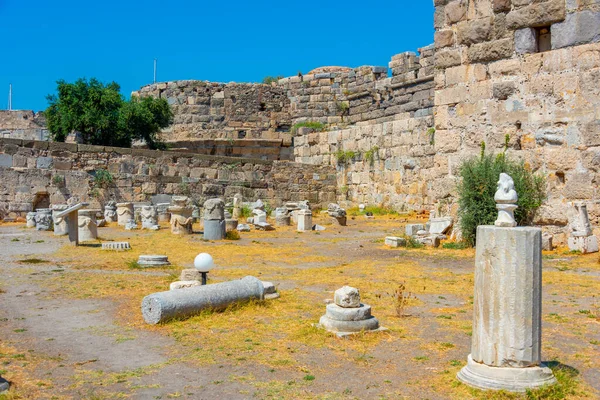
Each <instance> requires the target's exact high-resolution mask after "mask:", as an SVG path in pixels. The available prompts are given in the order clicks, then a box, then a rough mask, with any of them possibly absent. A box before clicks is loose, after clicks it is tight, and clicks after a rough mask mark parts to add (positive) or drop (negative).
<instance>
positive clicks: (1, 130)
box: [0, 110, 48, 140]
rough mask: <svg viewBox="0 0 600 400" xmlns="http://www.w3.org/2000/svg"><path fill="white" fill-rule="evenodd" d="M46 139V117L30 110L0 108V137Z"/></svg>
mask: <svg viewBox="0 0 600 400" xmlns="http://www.w3.org/2000/svg"><path fill="white" fill-rule="evenodd" d="M2 137H4V138H13V139H27V140H48V130H47V129H46V119H45V118H44V116H43V115H42V114H41V113H34V112H33V111H31V110H11V111H8V110H0V138H2Z"/></svg>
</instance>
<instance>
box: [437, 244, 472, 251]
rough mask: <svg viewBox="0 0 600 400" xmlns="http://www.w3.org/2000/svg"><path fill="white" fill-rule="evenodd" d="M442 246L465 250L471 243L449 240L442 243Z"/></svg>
mask: <svg viewBox="0 0 600 400" xmlns="http://www.w3.org/2000/svg"><path fill="white" fill-rule="evenodd" d="M442 248H443V249H451V250H464V249H467V248H469V245H468V244H467V243H465V242H447V243H444V244H442Z"/></svg>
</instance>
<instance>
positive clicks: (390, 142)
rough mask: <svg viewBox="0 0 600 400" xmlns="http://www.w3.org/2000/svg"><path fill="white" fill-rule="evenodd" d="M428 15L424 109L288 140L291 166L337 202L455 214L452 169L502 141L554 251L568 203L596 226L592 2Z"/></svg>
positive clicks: (464, 5) (599, 68) (598, 72)
mask: <svg viewBox="0 0 600 400" xmlns="http://www.w3.org/2000/svg"><path fill="white" fill-rule="evenodd" d="M435 5H436V11H435V17H434V21H435V29H436V32H435V44H434V49H433V51H434V53H435V54H434V67H433V68H432V70H430V71H431V72H432V74H433V75H434V76H433V78H434V81H433V82H432V84H433V86H432V88H433V89H432V93H433V98H434V104H433V105H432V107H431V108H426V109H424V110H423V111H417V112H414V113H413V112H412V111H410V112H406V113H402V112H398V113H396V114H395V115H394V116H393V118H392V120H390V121H388V120H385V119H383V120H382V119H381V118H380V117H378V116H377V117H376V116H375V115H373V118H371V119H370V120H366V119H361V120H360V121H357V123H356V124H355V125H354V126H351V127H347V128H345V129H340V130H337V131H329V132H324V133H307V134H306V135H305V136H304V137H303V138H297V137H296V138H295V147H294V151H295V155H296V161H299V162H303V163H311V164H321V165H324V164H329V165H332V166H336V167H337V169H338V185H339V186H340V191H339V197H340V199H342V200H346V199H347V200H348V201H349V202H351V203H357V202H364V203H371V204H373V203H375V204H382V203H383V204H387V205H390V206H393V207H394V208H397V209H422V208H425V209H434V210H436V211H437V212H438V213H441V214H454V213H455V212H456V191H455V188H456V183H457V180H458V178H457V174H458V171H457V168H458V166H459V165H460V163H461V161H462V160H464V159H466V158H469V157H474V156H477V155H478V154H479V152H480V149H481V147H480V146H481V142H485V143H486V148H487V151H489V152H494V153H497V152H500V151H502V149H503V147H504V141H505V137H506V135H509V137H510V142H509V150H508V153H509V154H510V155H511V156H512V157H513V158H515V159H518V160H523V161H525V162H526V165H527V166H528V167H530V168H531V169H532V170H533V171H535V172H539V173H542V174H544V175H545V176H546V177H547V181H548V200H547V201H546V203H545V205H544V206H543V207H542V209H541V210H540V212H539V214H538V217H537V220H536V221H535V223H536V224H540V225H544V226H546V229H547V230H548V231H550V232H552V233H554V234H555V240H556V241H557V242H559V243H561V242H564V241H565V233H566V225H567V222H568V218H567V212H568V210H569V207H568V205H567V203H568V202H570V201H575V200H586V201H588V202H589V206H588V210H589V211H590V216H591V219H592V224H593V225H595V226H598V225H599V224H600V205H599V203H600V202H599V201H598V200H599V193H598V184H599V178H600V176H599V175H598V172H599V171H600V89H599V88H600V43H598V42H600V1H598V0H546V1H530V0H512V1H511V0H477V1H466V0H452V1H450V0H436V1H435ZM407 64H408V65H410V64H411V63H410V62H408V63H407ZM424 75H427V74H424ZM413 82H414V81H413ZM417 82H418V83H420V84H422V83H421V82H422V80H419V79H417V80H416V82H415V83H417ZM412 87H413V86H412V85H411V82H410V80H408V82H407V85H406V86H405V88H406V89H407V91H408V90H411V89H412ZM410 103H411V102H409V104H410ZM352 108H353V105H352V104H350V109H351V110H350V114H352V113H353V110H352ZM425 110H427V111H432V114H433V115H430V116H424V115H423V114H424V113H425ZM340 149H341V150H343V151H345V152H347V151H350V152H354V154H353V156H354V157H352V159H351V160H350V161H348V160H347V159H345V158H343V157H342V160H341V162H340V161H338V159H339V158H340V157H339V153H338V154H336V153H337V152H338V151H339V150H340ZM347 155H348V154H346V158H347Z"/></svg>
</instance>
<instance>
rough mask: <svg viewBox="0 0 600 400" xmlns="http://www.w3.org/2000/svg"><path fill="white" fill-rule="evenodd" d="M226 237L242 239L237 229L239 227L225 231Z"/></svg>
mask: <svg viewBox="0 0 600 400" xmlns="http://www.w3.org/2000/svg"><path fill="white" fill-rule="evenodd" d="M225 239H226V240H240V233H239V232H238V231H237V229H234V230H232V231H229V232H227V233H225Z"/></svg>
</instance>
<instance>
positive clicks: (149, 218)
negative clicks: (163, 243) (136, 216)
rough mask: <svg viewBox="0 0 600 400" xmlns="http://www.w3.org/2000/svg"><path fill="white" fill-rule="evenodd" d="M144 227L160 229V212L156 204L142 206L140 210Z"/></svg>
mask: <svg viewBox="0 0 600 400" xmlns="http://www.w3.org/2000/svg"><path fill="white" fill-rule="evenodd" d="M140 217H141V219H142V229H152V230H158V228H159V227H158V213H157V212H156V207H154V206H142V209H141V211H140Z"/></svg>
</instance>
